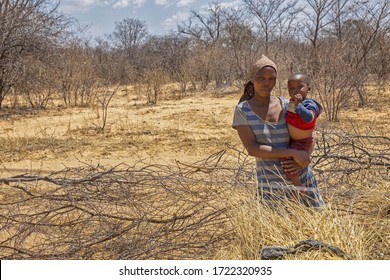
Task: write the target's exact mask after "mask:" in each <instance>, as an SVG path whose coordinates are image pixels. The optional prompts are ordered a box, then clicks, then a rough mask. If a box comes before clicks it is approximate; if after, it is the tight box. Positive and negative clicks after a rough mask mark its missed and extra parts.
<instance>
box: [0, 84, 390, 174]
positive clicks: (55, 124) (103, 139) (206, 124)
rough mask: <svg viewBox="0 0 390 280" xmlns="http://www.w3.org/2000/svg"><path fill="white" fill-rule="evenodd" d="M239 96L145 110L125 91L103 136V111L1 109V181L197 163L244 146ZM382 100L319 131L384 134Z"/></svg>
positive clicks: (192, 98)
mask: <svg viewBox="0 0 390 280" xmlns="http://www.w3.org/2000/svg"><path fill="white" fill-rule="evenodd" d="M239 95H240V94H239V93H238V92H237V91H236V92H235V91H234V90H230V91H229V92H228V93H219V94H216V93H212V92H211V93H200V92H194V93H191V94H190V95H189V96H187V97H185V98H183V99H165V100H161V101H159V102H158V104H157V105H150V104H147V103H146V100H145V98H140V97H139V96H136V95H135V94H132V92H131V91H128V90H126V91H125V90H123V91H120V92H118V93H117V94H116V95H115V96H114V98H113V100H112V102H111V103H110V106H109V108H108V117H107V125H106V127H105V129H104V131H103V132H102V131H101V130H100V128H101V127H102V110H101V108H80V107H77V108H60V107H58V108H57V107H51V108H55V109H47V110H27V111H18V112H17V113H15V112H12V114H11V113H10V112H9V111H8V110H7V109H5V110H1V111H0V144H1V146H0V147H1V148H0V155H1V156H0V176H10V175H16V174H20V173H33V174H34V173H47V172H49V173H50V172H52V171H57V170H62V169H64V168H65V167H77V166H81V165H85V164H92V165H97V164H100V165H104V166H115V165H118V164H121V163H124V164H128V165H132V164H134V163H136V162H139V161H143V162H147V163H154V162H157V163H174V162H175V161H176V160H179V161H182V162H196V161H198V160H201V159H204V158H205V157H207V156H209V155H211V154H213V153H216V152H218V151H220V150H223V149H225V148H226V147H228V146H235V147H239V148H242V144H241V143H240V141H239V138H238V137H237V134H236V133H235V131H234V130H233V129H232V128H231V126H230V125H231V121H232V117H233V110H234V106H235V104H236V103H237V100H238V98H239ZM381 100H382V101H380V103H381V104H382V105H381V106H379V107H378V106H371V107H366V108H357V109H356V108H355V109H348V110H343V111H342V112H341V114H340V122H338V123H331V124H330V123H327V122H326V120H325V116H322V117H320V119H319V121H318V123H319V126H321V125H326V126H329V125H330V126H335V127H339V128H340V127H341V128H343V129H346V130H355V132H356V133H358V134H359V133H360V134H371V133H376V134H380V135H385V136H389V131H390V129H389V127H390V126H389V123H390V119H389V117H388V112H389V111H390V108H389V107H390V102H388V101H389V96H388V95H385V96H382V97H381ZM378 102H379V100H378ZM356 130H358V131H356Z"/></svg>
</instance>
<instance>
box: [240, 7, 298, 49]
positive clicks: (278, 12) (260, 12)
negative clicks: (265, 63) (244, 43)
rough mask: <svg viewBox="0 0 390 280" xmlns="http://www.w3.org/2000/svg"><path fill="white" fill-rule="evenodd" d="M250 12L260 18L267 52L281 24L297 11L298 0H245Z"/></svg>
mask: <svg viewBox="0 0 390 280" xmlns="http://www.w3.org/2000/svg"><path fill="white" fill-rule="evenodd" d="M243 2H244V4H245V5H246V8H247V10H248V12H249V13H251V14H253V15H254V16H255V18H256V19H257V20H258V28H259V34H261V35H260V36H264V48H265V53H266V54H268V53H269V51H270V43H271V39H272V38H273V37H276V32H277V31H278V28H279V27H280V25H285V24H284V23H283V21H284V20H285V19H286V18H287V15H289V14H290V15H291V14H295V13H296V12H297V8H296V6H297V3H298V1H297V0H293V1H287V0H276V1H269V0H243Z"/></svg>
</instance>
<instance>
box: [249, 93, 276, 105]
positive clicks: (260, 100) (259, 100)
mask: <svg viewBox="0 0 390 280" xmlns="http://www.w3.org/2000/svg"><path fill="white" fill-rule="evenodd" d="M252 99H253V103H254V104H255V105H256V106H259V107H269V106H270V104H271V103H272V101H273V100H274V97H272V96H271V95H269V96H259V95H257V94H255V96H254V97H253V98H252Z"/></svg>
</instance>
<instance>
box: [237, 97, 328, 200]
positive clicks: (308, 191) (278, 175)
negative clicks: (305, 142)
mask: <svg viewBox="0 0 390 280" xmlns="http://www.w3.org/2000/svg"><path fill="white" fill-rule="evenodd" d="M279 99H280V102H281V104H282V108H283V116H282V118H281V120H280V121H279V122H275V123H274V122H268V121H264V120H263V119H261V118H260V117H259V116H258V115H257V114H256V113H255V112H253V111H252V109H251V107H250V105H249V103H248V102H247V101H243V102H241V103H239V104H238V105H237V106H236V109H235V112H234V118H233V125H232V127H233V128H236V127H237V126H240V125H249V126H250V127H251V129H252V131H253V133H254V134H255V136H256V142H257V143H259V144H262V145H269V146H272V147H273V148H287V147H288V145H289V143H290V136H289V134H288V129H287V123H286V111H287V106H288V102H289V101H288V99H286V98H284V97H279ZM256 175H257V186H258V188H257V189H258V191H259V192H260V193H261V195H262V197H263V198H264V199H267V200H274V199H280V198H285V197H290V196H291V195H292V194H293V192H296V191H299V192H300V193H301V194H303V195H302V197H304V198H305V199H303V200H300V201H301V202H302V203H303V204H305V205H307V206H313V207H321V206H323V205H324V202H323V200H322V197H321V195H320V193H319V190H318V187H317V181H316V179H315V176H314V174H313V172H312V171H311V169H310V167H306V168H304V169H303V170H302V171H301V173H300V176H299V177H300V181H301V183H302V184H303V185H304V187H303V188H300V187H296V186H293V184H292V182H291V180H290V179H288V178H287V177H286V175H285V173H284V170H283V168H282V167H281V165H280V160H279V159H262V158H256Z"/></svg>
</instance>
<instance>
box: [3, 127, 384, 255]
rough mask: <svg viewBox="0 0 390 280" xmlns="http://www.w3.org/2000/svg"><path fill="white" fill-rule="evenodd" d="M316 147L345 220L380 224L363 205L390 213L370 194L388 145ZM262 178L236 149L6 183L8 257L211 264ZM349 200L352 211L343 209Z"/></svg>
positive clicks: (318, 169) (376, 139)
mask: <svg viewBox="0 0 390 280" xmlns="http://www.w3.org/2000/svg"><path fill="white" fill-rule="evenodd" d="M316 144H317V145H316V151H315V153H314V154H313V159H312V167H313V169H314V171H315V173H316V175H317V178H318V180H319V182H320V188H323V189H324V190H325V196H327V195H329V192H332V193H331V195H333V196H334V195H336V197H338V198H340V200H339V201H340V203H339V204H338V207H339V208H340V209H341V210H343V211H349V212H354V213H358V214H364V215H378V213H374V212H373V211H374V210H373V209H371V208H370V207H367V206H366V205H365V202H364V203H363V202H360V201H359V197H362V196H368V195H371V196H372V195H377V196H380V201H381V203H382V204H383V203H384V208H383V209H384V211H385V210H386V209H387V208H386V203H387V204H388V203H389V198H390V194H389V192H388V191H386V190H383V191H382V192H376V193H374V192H369V191H368V190H370V188H371V187H372V186H373V184H375V182H387V181H388V179H389V177H388V175H389V158H390V145H389V144H390V139H389V138H387V137H381V136H375V135H370V136H361V135H353V134H350V133H345V132H340V131H329V130H328V131H323V132H322V133H321V135H320V136H319V137H316ZM253 170H254V161H253V158H251V157H249V156H248V155H247V154H246V152H244V151H243V150H242V149H241V147H229V146H228V147H227V149H225V150H222V151H219V152H216V153H215V154H212V155H210V156H209V157H207V158H206V159H204V160H201V161H198V162H195V163H185V162H180V161H177V162H176V165H163V164H150V163H149V164H145V163H143V162H139V163H137V164H135V165H134V166H128V165H125V164H122V165H119V166H116V167H113V168H108V169H106V168H105V167H104V166H91V165H85V166H82V167H79V168H67V169H64V170H61V171H57V172H53V173H51V174H49V175H47V176H41V175H29V174H21V175H16V176H12V177H7V178H0V198H1V199H0V257H1V258H2V259H194V258H197V259H202V258H206V259H207V258H211V257H212V253H213V249H215V248H218V247H220V246H221V243H223V242H229V240H230V239H231V238H232V237H231V236H230V235H231V231H232V229H231V224H230V223H229V220H228V215H227V214H226V213H227V212H226V211H227V210H228V206H227V205H228V204H225V203H223V199H228V197H229V194H228V192H229V191H234V192H237V190H239V189H245V188H252V187H253V186H254V185H255V184H254V180H255V178H254V174H253ZM363 175H364V177H363ZM356 182H359V183H360V185H362V184H365V183H366V184H367V186H366V187H365V188H363V189H361V188H359V189H358V188H356ZM362 182H363V183H362ZM329 186H332V187H329ZM345 196H349V197H352V198H353V205H352V204H349V205H343V203H342V202H341V201H342V198H343V197H345ZM378 200H379V199H378ZM351 203H352V202H351ZM352 206H353V207H352ZM389 209H390V208H389ZM385 215H386V214H385Z"/></svg>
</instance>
